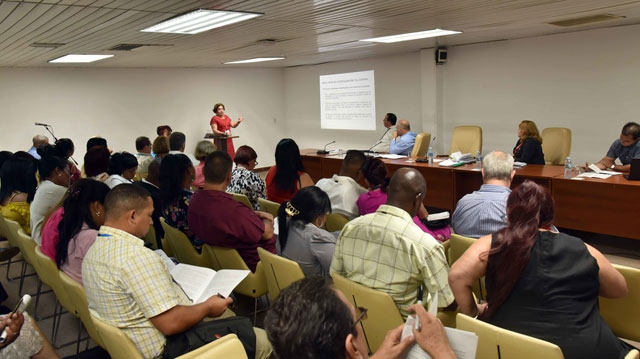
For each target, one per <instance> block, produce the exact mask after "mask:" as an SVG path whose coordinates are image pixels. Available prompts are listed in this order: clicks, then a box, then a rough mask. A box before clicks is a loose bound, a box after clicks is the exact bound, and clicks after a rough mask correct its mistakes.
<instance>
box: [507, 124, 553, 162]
mask: <svg viewBox="0 0 640 359" xmlns="http://www.w3.org/2000/svg"><path fill="white" fill-rule="evenodd" d="M513 158H514V159H515V160H516V161H517V162H524V163H526V164H530V165H543V164H544V163H545V162H544V153H542V137H540V133H539V132H538V127H537V126H536V124H535V122H533V121H527V120H524V121H522V122H520V125H519V126H518V142H517V143H516V146H515V147H514V148H513Z"/></svg>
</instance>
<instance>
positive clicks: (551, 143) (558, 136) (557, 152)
mask: <svg viewBox="0 0 640 359" xmlns="http://www.w3.org/2000/svg"><path fill="white" fill-rule="evenodd" d="M541 137H542V152H544V161H545V162H546V164H548V165H563V164H564V161H565V159H566V158H567V157H569V156H570V155H571V130H570V129H568V128H565V127H547V128H545V129H544V130H542V134H541Z"/></svg>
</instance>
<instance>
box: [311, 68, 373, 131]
mask: <svg viewBox="0 0 640 359" xmlns="http://www.w3.org/2000/svg"><path fill="white" fill-rule="evenodd" d="M320 127H321V128H324V129H334V130H375V129H376V92H375V84H374V81H373V70H371V71H360V72H350V73H346V74H334V75H324V76H320Z"/></svg>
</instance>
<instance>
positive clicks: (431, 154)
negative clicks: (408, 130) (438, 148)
mask: <svg viewBox="0 0 640 359" xmlns="http://www.w3.org/2000/svg"><path fill="white" fill-rule="evenodd" d="M427 158H428V159H429V164H430V165H432V164H433V147H432V146H429V151H428V152H427Z"/></svg>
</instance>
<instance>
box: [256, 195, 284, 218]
mask: <svg viewBox="0 0 640 359" xmlns="http://www.w3.org/2000/svg"><path fill="white" fill-rule="evenodd" d="M258 204H259V205H260V210H261V211H263V212H267V213H271V214H272V215H273V217H278V210H279V209H280V203H278V202H273V201H269V200H268V199H264V198H258Z"/></svg>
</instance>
